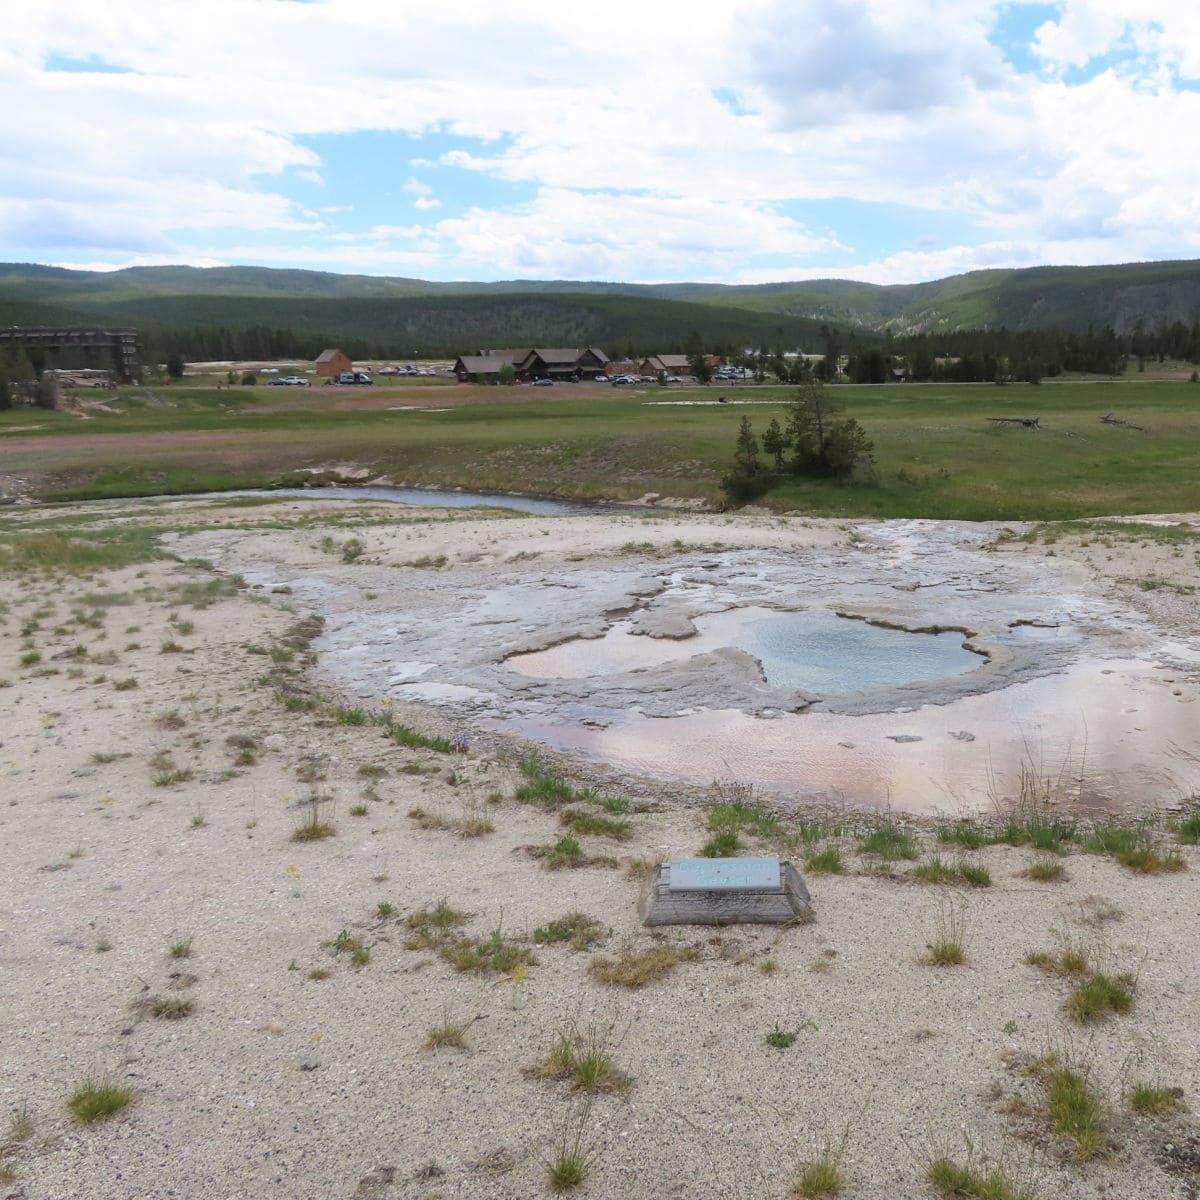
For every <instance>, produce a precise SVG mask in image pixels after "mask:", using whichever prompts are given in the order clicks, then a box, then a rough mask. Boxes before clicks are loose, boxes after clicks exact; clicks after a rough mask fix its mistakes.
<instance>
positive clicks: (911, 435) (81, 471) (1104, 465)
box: [0, 380, 1200, 520]
mask: <svg viewBox="0 0 1200 1200" xmlns="http://www.w3.org/2000/svg"><path fill="white" fill-rule="evenodd" d="M198 382H199V381H198ZM792 394H793V389H790V388H785V387H738V388H728V387H726V388H721V387H718V386H715V385H714V386H712V387H709V388H696V389H691V390H675V389H672V390H670V391H667V390H660V389H658V388H654V387H649V388H643V389H611V388H608V387H603V386H596V385H581V386H578V387H571V386H560V387H557V388H555V389H549V388H547V389H544V390H542V389H537V390H536V391H535V390H533V389H530V388H523V387H521V388H476V387H469V386H458V385H445V384H442V385H441V386H438V385H437V384H436V383H431V382H430V381H425V380H422V381H420V382H417V381H413V382H405V383H394V384H382V385H381V386H378V387H376V388H373V389H371V391H370V392H366V391H365V389H364V392H363V393H353V394H351V393H350V392H349V390H348V389H339V390H337V391H332V390H329V389H324V388H312V389H311V390H308V391H304V392H300V391H299V390H297V391H292V390H291V389H286V390H285V389H280V388H269V387H266V386H258V387H234V388H222V389H218V388H216V387H213V386H203V385H202V386H196V385H194V384H190V383H187V382H185V383H184V384H182V385H175V386H172V387H156V386H145V387H140V386H139V387H127V388H123V389H121V390H120V391H119V392H118V393H116V394H115V395H114V394H113V393H106V394H105V395H104V406H103V407H99V408H92V409H90V410H88V411H87V413H86V414H85V415H80V413H78V412H75V411H60V412H44V411H41V410H37V409H28V408H20V409H15V410H13V411H10V412H5V413H0V477H7V479H9V480H10V481H11V480H12V479H14V478H15V479H19V480H20V481H21V482H22V483H23V485H24V486H25V487H26V488H27V489H28V492H29V494H31V495H33V496H34V497H36V498H38V499H47V500H51V499H85V498H92V497H105V496H125V495H149V494H155V493H163V492H187V491H204V490H214V489H219V488H227V487H237V486H266V485H270V484H273V483H275V484H277V483H281V482H289V481H291V482H296V481H298V479H299V478H301V477H300V476H297V475H296V472H299V471H303V470H306V469H310V468H322V467H326V466H330V465H332V464H355V465H358V466H360V467H364V468H366V469H368V470H369V471H370V472H371V473H372V475H376V474H377V475H386V476H387V477H389V478H390V479H392V480H394V481H396V482H398V483H399V482H403V483H407V484H413V485H430V486H447V487H454V486H461V487H466V488H475V489H482V490H501V491H522V492H534V493H544V494H555V495H562V496H570V497H577V498H581V499H617V500H620V499H636V498H638V497H639V496H642V495H644V494H645V493H647V492H658V493H661V494H663V495H666V496H677V497H685V498H694V499H702V500H705V501H707V502H709V503H711V504H713V505H718V504H719V503H720V500H721V494H720V486H719V480H720V477H721V475H722V474H723V473H724V472H725V471H726V470H727V469H728V468H729V466H730V464H731V461H732V454H733V447H734V441H735V438H736V434H737V428H738V424H739V422H740V421H741V418H742V417H743V416H744V415H745V416H749V417H750V419H751V421H752V423H753V425H754V429H755V432H756V433H757V434H759V435H760V436H761V434H762V432H763V431H764V430H765V428H766V426H767V423H768V422H769V421H770V419H771V418H772V417H773V416H774V417H778V418H779V419H780V420H781V422H782V421H783V419H784V415H785V409H784V405H785V404H786V401H787V400H788V398H789V396H790V395H792ZM834 394H835V395H836V397H837V399H838V400H840V401H841V402H842V404H843V405H844V406H845V409H846V411H847V413H848V414H849V415H852V416H854V417H856V418H857V419H858V420H859V421H860V422H861V423H862V425H863V426H864V427H865V428H866V430H867V432H868V434H869V436H870V437H871V438H872V440H873V442H874V446H875V459H876V470H877V481H876V482H875V483H874V484H872V485H866V486H839V485H836V484H833V483H830V482H828V481H820V480H812V481H809V480H799V479H789V480H788V481H787V482H785V483H783V484H782V485H780V486H779V487H778V488H776V489H775V490H774V491H772V492H770V493H769V494H768V495H767V496H765V497H764V498H763V499H762V501H761V502H760V503H761V504H763V505H765V506H767V507H770V508H774V509H777V510H793V509H801V510H805V511H809V512H812V513H813V514H814V515H849V516H878V517H929V518H947V519H952V518H958V519H967V520H982V519H998V520H1020V519H1044V520H1060V519H1071V518H1079V517H1087V516H1097V515H1106V514H1129V513H1143V512H1167V511H1184V510H1197V509H1200V387H1198V386H1197V385H1195V384H1191V383H1187V382H1135V381H1132V380H1119V381H1111V382H1109V381H1105V382H1074V381H1071V382H1068V381H1063V382H1054V383H1044V384H1041V385H1040V386H1030V385H1010V386H1007V387H1003V388H999V387H995V386H993V385H921V384H913V385H900V386H884V387H853V386H843V387H838V388H836V389H834ZM719 395H726V396H727V397H728V398H729V399H730V400H736V401H753V403H752V404H744V403H736V404H734V403H731V404H726V405H714V404H711V403H710V404H702V405H696V406H688V405H686V404H681V403H678V402H680V401H686V400H702V401H713V400H715V399H716V398H717V396H719ZM662 401H674V402H676V403H673V404H669V405H668V404H663V403H661V402H662ZM656 402H658V403H656ZM414 405H423V406H428V408H419V407H412V406H414ZM399 406H408V407H399ZM434 409H440V411H433V410H434ZM1108 412H1113V413H1115V414H1116V415H1117V416H1119V417H1121V418H1124V419H1126V420H1130V421H1133V422H1136V423H1137V424H1140V425H1144V426H1145V427H1146V429H1145V431H1137V430H1133V429H1128V428H1122V427H1118V426H1110V425H1105V424H1103V423H1101V421H1100V417H1101V415H1103V414H1104V413H1108ZM991 416H1036V417H1039V418H1040V419H1041V423H1042V428H1041V429H1040V430H1037V431H1035V430H1029V429H1025V428H1023V427H1020V426H1002V427H997V426H995V425H993V424H992V423H991V422H989V421H988V420H987V418H988V417H991ZM764 458H765V456H764ZM10 490H11V489H10Z"/></svg>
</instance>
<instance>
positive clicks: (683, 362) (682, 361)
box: [638, 354, 692, 375]
mask: <svg viewBox="0 0 1200 1200" xmlns="http://www.w3.org/2000/svg"><path fill="white" fill-rule="evenodd" d="M660 371H664V372H666V374H668V375H690V374H691V373H692V368H691V365H690V364H689V362H688V356H687V355H686V354H652V355H650V357H649V358H646V359H643V360H642V363H641V365H640V366H639V367H638V374H639V375H657V374H658V373H659V372H660Z"/></svg>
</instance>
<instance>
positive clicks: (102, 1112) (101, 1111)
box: [67, 1078, 133, 1125]
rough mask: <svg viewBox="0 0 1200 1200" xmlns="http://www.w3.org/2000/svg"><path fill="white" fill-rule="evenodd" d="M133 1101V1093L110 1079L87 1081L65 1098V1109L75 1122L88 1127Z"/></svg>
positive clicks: (112, 1114)
mask: <svg viewBox="0 0 1200 1200" xmlns="http://www.w3.org/2000/svg"><path fill="white" fill-rule="evenodd" d="M132 1100H133V1092H132V1091H131V1090H130V1089H129V1088H127V1087H124V1086H123V1085H121V1084H119V1083H116V1082H114V1081H113V1080H111V1079H103V1078H101V1079H88V1080H85V1081H84V1082H83V1083H81V1084H80V1085H79V1086H78V1087H77V1088H76V1089H75V1090H74V1091H73V1092H72V1093H71V1095H70V1096H69V1097H68V1098H67V1109H68V1111H69V1112H70V1113H71V1116H73V1117H74V1118H75V1120H76V1121H78V1122H80V1124H83V1125H90V1124H92V1122H94V1121H103V1120H105V1119H106V1118H107V1117H111V1116H115V1115H116V1114H117V1113H119V1112H120V1111H121V1110H122V1109H123V1108H126V1107H128V1105H129V1104H130V1103H131V1101H132Z"/></svg>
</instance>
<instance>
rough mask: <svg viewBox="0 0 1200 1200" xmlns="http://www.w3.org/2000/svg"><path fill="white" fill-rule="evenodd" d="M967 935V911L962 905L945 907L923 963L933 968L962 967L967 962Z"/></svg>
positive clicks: (939, 913)
mask: <svg viewBox="0 0 1200 1200" xmlns="http://www.w3.org/2000/svg"><path fill="white" fill-rule="evenodd" d="M966 935H967V920H966V910H965V909H964V908H963V907H962V906H961V905H954V904H949V905H943V906H942V908H941V909H940V910H939V912H938V919H937V924H936V925H935V927H934V934H933V938H932V940H931V941H930V942H928V943H927V945H926V950H927V953H926V955H925V957H924V958H923V959H922V961H923V962H925V963H927V964H928V965H930V966H933V967H960V966H962V965H963V963H965V962H966V961H967V937H966Z"/></svg>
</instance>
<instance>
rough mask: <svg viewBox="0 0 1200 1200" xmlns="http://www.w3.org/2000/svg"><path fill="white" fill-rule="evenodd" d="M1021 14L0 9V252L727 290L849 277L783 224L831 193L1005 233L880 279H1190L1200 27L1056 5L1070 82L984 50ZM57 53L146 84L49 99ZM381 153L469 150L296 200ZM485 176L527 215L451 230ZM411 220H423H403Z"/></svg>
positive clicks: (1179, 17)
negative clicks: (686, 284) (244, 258)
mask: <svg viewBox="0 0 1200 1200" xmlns="http://www.w3.org/2000/svg"><path fill="white" fill-rule="evenodd" d="M1000 8H1001V0H732V2H730V3H728V4H726V5H722V6H719V8H714V9H713V11H711V12H710V11H708V10H705V12H704V19H703V20H698V19H697V17H696V10H695V9H694V7H693V6H691V5H688V4H684V3H683V2H682V0H662V2H661V3H658V4H654V5H646V4H644V3H642V2H641V0H612V2H611V3H610V4H609V5H608V6H607V8H606V11H605V17H604V20H603V21H602V22H601V21H596V20H581V19H580V17H579V13H578V12H577V11H576V10H575V8H574V7H573V6H571V5H562V4H561V3H558V2H556V0H510V3H509V4H507V5H506V6H505V12H504V19H503V20H499V19H496V20H492V19H489V18H487V17H486V16H485V15H484V14H483V13H482V12H481V9H480V7H479V5H478V3H477V2H476V0H438V2H437V3H433V2H431V0H406V2H405V4H403V5H388V4H384V3H382V2H381V0H317V2H314V3H307V4H296V3H246V2H245V0H210V3H208V4H206V5H203V6H201V5H196V4H195V3H194V2H192V0H155V2H153V3H152V2H151V0H122V3H121V4H119V5H110V6H107V7H105V6H98V5H94V4H93V5H85V4H84V3H82V0H45V2H44V3H42V4H40V5H36V6H35V5H26V6H23V7H22V8H20V9H18V10H17V11H15V12H14V13H11V14H8V15H7V16H6V31H5V32H6V37H5V39H4V42H3V44H2V45H0V104H2V105H3V106H4V110H5V112H6V113H7V114H8V118H7V120H6V121H5V122H4V124H3V126H2V127H0V179H2V180H3V181H4V183H3V185H2V187H0V257H29V256H31V255H34V256H36V255H37V252H38V249H39V248H41V251H42V253H45V254H51V255H53V256H54V257H56V258H59V259H61V258H69V257H74V256H75V255H76V254H78V255H79V256H80V257H87V258H88V259H92V258H97V259H100V258H105V259H106V258H107V257H108V256H109V255H110V254H111V255H113V256H118V255H120V254H121V253H122V252H123V253H124V255H125V258H126V260H127V261H128V260H131V259H132V258H133V257H135V256H137V255H151V256H165V257H170V256H171V255H172V253H175V254H178V255H179V256H183V255H185V254H191V255H193V256H195V257H200V258H203V257H205V256H209V257H213V258H219V259H230V258H234V257H236V256H235V255H233V253H232V250H231V245H230V243H231V242H238V243H240V244H241V247H242V249H243V250H247V251H250V250H253V251H254V252H256V253H262V254H264V255H270V256H271V257H270V260H271V261H309V262H312V263H329V264H332V265H337V264H339V263H340V264H345V265H346V266H353V267H354V268H355V269H362V267H363V265H364V256H365V255H367V254H369V253H371V252H374V253H375V254H376V255H377V258H376V260H375V261H376V262H377V263H378V264H379V267H378V269H380V270H383V269H386V268H387V267H388V266H389V265H395V264H400V263H403V264H405V267H406V269H409V267H411V266H412V264H414V263H420V264H424V266H423V267H422V269H428V270H430V271H431V272H433V273H435V274H439V275H441V276H442V277H451V276H458V277H461V276H462V275H463V274H466V275H468V276H470V275H471V274H473V273H480V272H483V271H494V272H500V273H517V274H530V275H544V276H567V275H572V274H589V275H597V276H600V277H607V278H650V277H663V276H668V275H672V274H677V273H685V274H689V275H691V276H693V277H714V276H722V275H726V276H728V275H732V274H734V273H736V272H738V271H739V270H741V269H743V268H744V265H745V263H746V262H747V261H748V260H751V259H753V260H757V261H763V260H775V261H777V262H778V263H779V265H780V270H782V271H786V272H787V273H788V274H789V275H790V276H791V277H793V278H800V277H806V276H807V275H810V274H812V273H814V272H816V273H821V274H828V273H830V272H829V268H828V266H823V265H822V264H823V263H829V262H831V261H837V262H843V261H845V259H846V257H847V255H846V253H845V252H844V247H841V246H839V243H840V242H845V241H847V240H848V238H847V237H846V236H845V235H843V236H841V237H839V236H838V235H837V232H836V230H835V231H834V232H833V233H832V234H829V233H827V232H826V231H825V230H824V228H823V225H824V222H822V228H821V229H820V230H819V231H817V232H814V231H811V230H809V229H806V228H805V227H804V226H803V224H802V223H801V222H799V221H797V220H793V219H789V218H788V217H787V216H785V215H783V206H784V205H785V204H792V203H802V202H804V201H828V200H836V199H841V198H846V199H852V200H857V201H868V202H882V203H892V204H903V205H907V206H910V207H918V208H925V209H931V210H941V211H947V212H954V213H956V214H965V215H967V216H969V217H970V218H972V219H974V220H975V221H976V222H977V223H978V224H979V225H980V227H981V228H983V229H984V230H985V231H986V232H985V233H984V235H983V237H984V238H985V239H986V244H985V245H983V246H979V247H966V246H963V247H957V248H955V249H953V250H942V251H932V252H931V251H914V250H913V249H912V247H895V248H894V250H893V252H891V253H880V252H878V250H877V249H876V248H872V249H870V250H866V251H862V252H860V258H859V262H860V266H859V267H858V268H857V269H858V270H861V271H873V272H877V273H883V274H887V273H889V272H890V273H892V274H895V275H897V276H899V275H906V276H914V277H915V273H916V272H920V271H939V270H944V269H969V266H970V265H971V264H972V263H974V262H975V260H976V259H987V260H989V261H990V260H991V259H993V258H995V259H996V260H997V261H999V260H1004V261H1009V260H1010V259H1011V260H1012V261H1025V260H1026V258H1027V256H1029V255H1034V256H1035V258H1034V261H1046V260H1054V261H1070V260H1071V256H1078V255H1087V254H1094V255H1096V256H1098V257H1097V258H1095V259H1093V261H1114V260H1120V259H1128V258H1131V257H1136V256H1140V255H1144V254H1147V253H1150V254H1153V255H1154V256H1164V255H1178V254H1183V253H1188V252H1191V250H1192V249H1193V248H1194V247H1195V241H1196V239H1195V235H1194V233H1193V230H1194V229H1195V228H1196V227H1197V220H1196V216H1197V214H1196V206H1195V204H1194V202H1192V200H1191V199H1190V198H1191V197H1192V196H1194V195H1200V166H1198V165H1197V160H1196V159H1195V156H1193V155H1191V154H1190V153H1189V152H1188V151H1189V148H1190V146H1191V141H1192V131H1193V130H1194V129H1195V128H1196V126H1197V120H1198V118H1200V97H1198V96H1197V95H1196V94H1195V93H1193V92H1189V91H1184V90H1181V89H1180V87H1179V80H1180V78H1196V77H1200V8H1197V7H1196V6H1190V5H1180V4H1178V3H1176V0H1143V3H1141V4H1140V5H1139V7H1138V10H1137V17H1136V21H1132V20H1131V19H1130V17H1129V9H1128V3H1127V0H1062V3H1061V7H1060V11H1059V13H1058V15H1057V16H1056V17H1055V19H1054V20H1052V21H1048V22H1045V23H1044V24H1043V25H1042V26H1041V27H1040V29H1039V30H1038V33H1037V37H1036V42H1035V43H1034V46H1033V50H1034V51H1035V52H1036V54H1038V55H1039V56H1040V60H1041V62H1042V63H1043V64H1044V65H1045V68H1046V72H1047V73H1048V76H1049V77H1039V76H1038V75H1021V74H1019V73H1018V72H1017V71H1016V70H1015V68H1014V67H1012V66H1011V64H1010V63H1009V62H1007V61H1006V60H1005V59H1004V57H1003V55H1002V53H1001V52H1000V50H998V49H997V48H996V47H995V46H993V45H992V44H991V42H990V41H989V35H990V31H991V29H992V26H993V24H994V21H995V18H996V16H997V14H998V13H999V11H1000ZM610 31H616V32H610ZM630 31H636V32H635V33H631V32H630ZM631 46H632V47H634V49H633V50H632V52H631V50H630V47H631ZM645 47H652V52H651V53H645V52H643V48H645ZM531 48H533V52H531ZM1114 51H1120V53H1121V55H1122V56H1123V57H1122V58H1121V61H1120V62H1119V63H1118V64H1116V65H1114V66H1113V67H1112V68H1111V69H1109V70H1106V71H1104V72H1103V73H1101V74H1100V75H1098V76H1097V77H1096V78H1094V79H1091V80H1089V81H1087V82H1086V83H1082V84H1076V85H1075V86H1067V85H1066V84H1064V83H1063V82H1061V80H1062V79H1065V78H1071V76H1070V74H1069V73H1070V71H1071V70H1073V69H1076V68H1079V67H1081V66H1086V65H1088V64H1095V63H1096V62H1097V60H1098V59H1103V56H1105V55H1108V54H1111V53H1113V52H1114ZM52 55H53V56H61V57H63V58H66V59H75V60H88V59H93V60H95V61H101V62H105V63H109V64H112V65H113V66H115V67H119V68H122V69H125V70H126V71H127V73H124V74H105V73H98V72H69V71H50V72H47V71H45V70H44V69H43V64H44V62H45V61H46V59H47V58H48V57H50V56H52ZM723 89H725V90H727V93H729V94H736V95H737V96H738V97H739V100H740V101H741V102H742V103H741V104H739V105H738V106H735V107H733V108H731V107H730V106H729V105H728V104H726V103H724V102H723V101H722V100H721V99H720V96H719V94H717V95H714V92H716V93H721V92H722V90H723ZM360 130H365V131H375V132H377V133H387V132H403V133H406V134H408V135H410V136H413V137H420V136H421V135H423V134H426V133H428V132H430V131H441V132H444V133H450V134H454V135H456V136H458V137H461V138H466V139H476V144H475V145H473V146H472V147H471V148H470V149H466V150H463V149H460V150H455V151H453V152H451V153H449V154H446V155H444V156H443V157H441V158H440V159H439V158H438V155H437V153H436V152H434V153H431V154H422V155H421V157H420V158H419V159H410V160H407V161H405V160H403V159H402V158H401V157H399V156H397V158H396V160H395V162H394V163H393V162H389V161H388V160H387V159H386V158H382V159H381V160H378V161H376V162H374V163H373V169H374V170H375V176H374V177H373V179H372V187H373V189H374V190H373V192H372V194H371V195H370V196H367V195H366V194H364V196H363V202H362V203H361V204H359V203H357V198H356V203H355V205H354V206H353V208H354V210H355V211H348V209H349V207H350V206H347V205H344V204H339V203H334V204H331V205H329V206H326V207H322V208H320V209H318V208H315V207H311V206H310V204H308V203H300V202H298V201H297V200H294V199H293V198H292V197H291V196H290V195H289V190H291V189H293V188H296V187H298V186H299V182H303V183H306V184H308V185H316V186H321V187H323V188H324V189H325V191H326V194H328V195H329V197H330V199H334V200H340V199H342V197H341V196H340V195H338V193H337V192H336V188H337V186H338V185H339V184H340V182H341V181H340V179H339V178H338V174H337V169H336V167H333V166H331V164H330V163H328V162H323V161H322V159H321V154H320V153H319V152H318V151H317V150H314V149H313V148H312V144H317V145H322V146H324V145H325V144H327V143H326V142H324V141H322V142H318V143H313V142H312V140H313V139H314V138H317V137H321V138H323V139H324V138H328V137H330V136H336V135H339V134H349V133H352V132H354V131H360ZM414 169H417V170H419V171H420V172H421V174H422V175H425V174H426V172H435V171H436V172H438V174H437V176H436V188H435V185H434V184H433V183H430V182H428V181H427V180H426V179H417V178H415V177H413V176H412V175H411V174H410V172H411V171H412V170H414ZM473 176H474V177H478V176H490V177H493V178H494V179H495V180H496V181H500V182H501V183H509V184H517V185H521V186H522V188H523V189H525V191H526V194H529V193H532V194H533V195H534V199H533V200H530V201H528V202H527V203H525V204H521V205H512V204H509V205H507V206H502V205H501V203H500V202H499V201H496V202H491V203H492V204H493V206H492V207H485V206H484V205H482V204H478V203H477V204H475V205H473V206H469V207H467V208H466V210H465V211H460V206H459V205H458V204H456V196H455V188H456V187H458V188H459V189H460V190H461V189H462V188H464V187H465V189H466V190H467V192H468V193H469V191H470V185H471V182H472V177H473ZM397 193H399V194H400V195H401V196H402V197H404V200H403V202H402V203H399V204H398V205H397V207H398V209H399V210H400V211H397V212H394V213H383V212H381V211H380V208H381V205H380V203H379V202H378V197H379V196H382V195H387V194H390V195H391V196H393V197H396V196H397ZM309 196H310V199H311V193H309ZM411 208H415V209H416V210H417V211H418V213H420V214H422V218H421V219H422V220H430V221H431V223H427V224H419V225H407V224H405V223H404V218H405V216H406V215H407V212H408V211H411ZM793 211H794V210H793ZM435 212H438V213H445V214H447V215H445V216H443V218H442V219H441V220H438V221H432V220H431V215H432V214H433V213H435ZM230 231H234V232H232V233H231V232H230ZM238 231H241V232H238ZM268 233H269V234H271V235H272V236H271V237H270V238H263V239H262V241H263V243H264V244H263V245H262V246H257V247H256V245H255V243H256V242H257V240H258V239H257V238H256V237H254V236H250V235H257V234H268ZM878 240H880V241H882V240H883V239H878ZM293 250H294V252H295V253H296V254H297V255H300V256H302V257H297V258H295V259H294V260H293V259H290V258H289V257H288V256H289V255H291V254H292V253H293ZM835 255H836V257H834V256H835ZM1006 255H1007V256H1009V258H1007V259H1006V258H1005V256H1006ZM1038 255H1041V256H1048V258H1041V259H1038V258H1037V257H1036V256H1038ZM339 256H340V257H339ZM973 256H974V257H973ZM1064 256H1065V257H1064ZM955 264H963V265H962V266H961V267H956V266H955ZM414 269H415V268H414Z"/></svg>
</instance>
